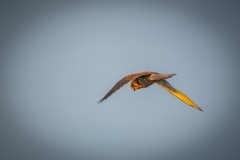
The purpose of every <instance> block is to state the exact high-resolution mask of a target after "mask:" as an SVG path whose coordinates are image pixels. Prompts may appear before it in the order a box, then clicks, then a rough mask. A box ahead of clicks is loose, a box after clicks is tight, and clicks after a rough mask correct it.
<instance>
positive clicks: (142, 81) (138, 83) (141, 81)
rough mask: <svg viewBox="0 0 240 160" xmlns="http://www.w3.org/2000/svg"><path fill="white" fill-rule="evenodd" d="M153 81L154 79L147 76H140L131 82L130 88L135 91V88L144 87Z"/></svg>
mask: <svg viewBox="0 0 240 160" xmlns="http://www.w3.org/2000/svg"><path fill="white" fill-rule="evenodd" d="M153 83H155V81H152V80H150V79H149V76H141V77H138V78H136V79H134V80H133V81H132V82H131V88H132V89H133V90H134V91H135V90H137V89H141V88H146V87H148V86H150V85H152V84H153Z"/></svg>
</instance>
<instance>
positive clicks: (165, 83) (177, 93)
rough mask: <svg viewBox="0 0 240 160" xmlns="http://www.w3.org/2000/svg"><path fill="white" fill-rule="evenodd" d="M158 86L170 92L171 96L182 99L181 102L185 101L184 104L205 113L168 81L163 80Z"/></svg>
mask: <svg viewBox="0 0 240 160" xmlns="http://www.w3.org/2000/svg"><path fill="white" fill-rule="evenodd" d="M156 83H157V85H159V86H161V87H162V88H164V89H166V90H167V91H168V92H170V93H171V94H173V95H174V96H175V97H177V98H178V99H180V100H181V101H183V102H184V103H186V104H188V105H189V106H192V107H194V108H196V109H198V110H200V111H203V110H202V109H201V108H200V107H198V106H197V105H196V104H195V103H194V102H193V101H192V100H191V99H190V98H188V97H187V96H186V95H185V94H184V93H182V92H181V91H179V90H177V89H175V88H173V87H172V86H171V85H170V84H169V83H168V81H166V80H165V79H161V80H159V81H157V82H156Z"/></svg>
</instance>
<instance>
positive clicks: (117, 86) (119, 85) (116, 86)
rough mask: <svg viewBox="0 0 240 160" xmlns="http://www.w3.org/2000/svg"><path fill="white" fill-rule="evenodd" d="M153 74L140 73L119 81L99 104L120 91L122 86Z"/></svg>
mask: <svg viewBox="0 0 240 160" xmlns="http://www.w3.org/2000/svg"><path fill="white" fill-rule="evenodd" d="M152 73H153V72H140V73H135V74H130V75H127V76H125V77H123V78H122V79H121V80H120V81H118V82H117V83H116V84H115V85H114V86H113V88H112V89H111V90H110V91H109V92H108V93H107V94H106V95H105V96H104V97H103V98H102V99H101V100H99V101H98V103H101V102H102V101H104V100H105V99H107V98H108V97H109V96H111V95H112V94H113V93H114V92H116V91H117V90H118V89H120V88H121V87H122V86H124V85H125V84H127V83H128V82H129V81H131V80H134V79H136V78H137V77H139V76H142V75H147V74H152Z"/></svg>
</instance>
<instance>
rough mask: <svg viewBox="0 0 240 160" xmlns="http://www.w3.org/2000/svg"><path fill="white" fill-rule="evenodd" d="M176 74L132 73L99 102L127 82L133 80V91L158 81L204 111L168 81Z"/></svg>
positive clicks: (180, 97)
mask: <svg viewBox="0 0 240 160" xmlns="http://www.w3.org/2000/svg"><path fill="white" fill-rule="evenodd" d="M174 75H176V74H160V73H157V72H148V71H147V72H140V73H135V74H130V75H127V76H125V77H123V78H122V79H121V80H120V81H118V82H117V83H116V84H115V85H114V86H113V88H112V89H111V90H110V91H109V92H108V93H107V94H106V95H105V96H104V97H103V98H102V99H101V100H99V101H98V103H101V102H102V101H104V100H106V99H107V98H108V97H109V96H111V95H112V94H113V93H114V92H116V91H117V90H118V89H120V88H121V87H122V86H124V85H125V84H127V83H128V82H130V81H131V84H130V86H131V89H132V90H133V91H135V90H138V89H141V88H147V87H148V86H150V85H152V84H153V83H156V84H157V85H159V86H161V87H162V88H164V89H166V90H167V91H168V92H170V93H171V94H173V95H174V96H175V97H177V98H178V99H180V100H181V101H183V102H184V103H186V104H188V105H189V106H191V107H194V108H196V109H198V110H200V111H203V110H202V109H201V108H200V107H198V106H197V105H196V104H195V103H194V102H193V101H192V100H191V99H190V98H188V97H187V96H186V95H185V94H184V93H182V92H181V91H179V90H177V89H175V88H173V87H172V86H171V85H170V84H169V83H168V81H166V79H167V78H171V77H172V76H174Z"/></svg>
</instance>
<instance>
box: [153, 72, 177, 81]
mask: <svg viewBox="0 0 240 160" xmlns="http://www.w3.org/2000/svg"><path fill="white" fill-rule="evenodd" d="M174 75H176V74H160V73H154V74H151V76H150V77H149V79H150V80H160V79H167V78H171V77H172V76H174Z"/></svg>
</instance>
